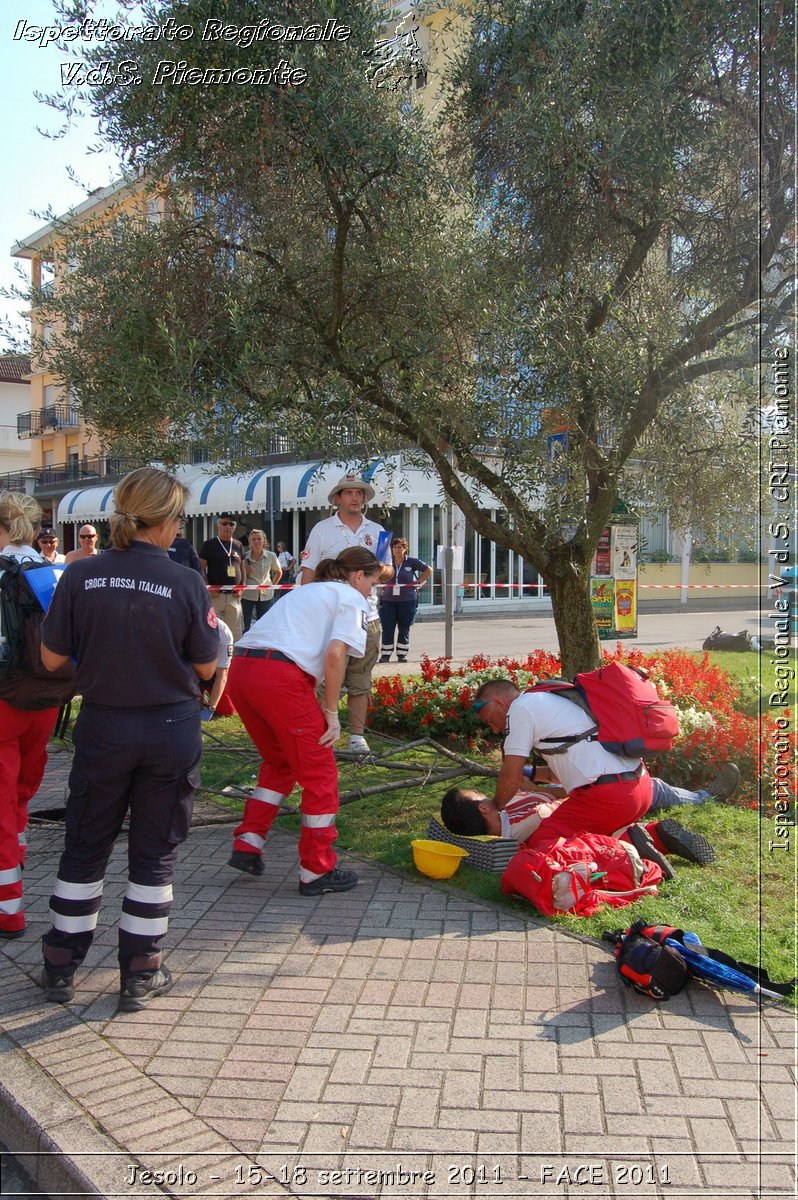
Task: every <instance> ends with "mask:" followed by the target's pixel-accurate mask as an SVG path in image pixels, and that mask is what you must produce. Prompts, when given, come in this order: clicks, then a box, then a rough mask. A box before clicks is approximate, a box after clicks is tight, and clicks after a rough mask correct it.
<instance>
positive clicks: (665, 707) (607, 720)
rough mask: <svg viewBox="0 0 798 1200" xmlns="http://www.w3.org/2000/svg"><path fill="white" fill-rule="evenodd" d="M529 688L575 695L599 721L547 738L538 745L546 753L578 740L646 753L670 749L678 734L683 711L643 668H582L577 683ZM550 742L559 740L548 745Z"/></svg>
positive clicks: (626, 753) (546, 682)
mask: <svg viewBox="0 0 798 1200" xmlns="http://www.w3.org/2000/svg"><path fill="white" fill-rule="evenodd" d="M527 692H551V693H553V694H554V695H557V696H562V697H563V699H565V700H571V701H572V702H573V703H574V704H577V705H578V706H579V707H580V708H581V709H582V711H583V712H585V713H587V715H588V716H589V717H590V719H591V721H592V722H593V724H594V728H593V729H592V730H591V729H588V730H586V731H585V732H584V733H579V734H575V735H574V736H573V737H561V738H542V739H541V743H540V744H539V745H537V746H536V747H535V749H537V750H539V751H540V753H541V754H565V752H566V750H568V748H569V746H571V745H573V743H574V742H583V741H597V742H600V743H601V745H602V746H603V747H604V749H605V750H608V751H609V753H610V754H620V755H622V756H623V757H624V758H644V757H645V756H646V755H647V754H659V753H661V752H662V751H663V750H670V749H671V748H672V747H673V742H674V739H675V738H676V737H677V736H678V733H679V713H678V710H677V709H676V708H674V706H673V705H672V704H671V702H670V701H669V700H662V699H660V697H659V695H658V693H657V689H656V688H655V687H654V684H653V683H650V682H649V680H648V678H647V677H646V673H645V672H644V671H639V670H637V669H636V668H634V667H626V666H624V665H623V664H622V663H607V665H606V666H604V667H599V669H598V670H597V671H583V672H582V673H581V674H579V675H577V676H576V678H575V679H574V680H573V682H570V681H569V680H567V679H542V680H541V681H540V682H539V683H536V684H534V685H533V686H532V687H530V688H527ZM549 741H552V742H555V743H556V744H555V745H553V746H549V745H548V744H544V743H548V742H549Z"/></svg>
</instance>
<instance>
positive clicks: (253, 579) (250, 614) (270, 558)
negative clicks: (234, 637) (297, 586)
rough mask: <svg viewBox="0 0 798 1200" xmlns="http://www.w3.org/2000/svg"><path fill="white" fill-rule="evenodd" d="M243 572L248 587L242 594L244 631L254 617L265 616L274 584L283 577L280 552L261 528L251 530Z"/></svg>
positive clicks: (256, 618)
mask: <svg viewBox="0 0 798 1200" xmlns="http://www.w3.org/2000/svg"><path fill="white" fill-rule="evenodd" d="M244 575H245V577H246V581H247V584H248V585H250V586H248V587H247V590H246V591H245V592H244V594H243V595H242V597H241V608H242V610H243V614H244V633H246V632H247V630H248V629H249V627H250V625H251V624H252V622H253V621H259V620H260V619H261V617H263V616H265V615H266V613H267V612H268V611H269V609H270V608H271V606H272V604H273V603H274V586H273V585H274V584H275V583H279V582H280V580H281V579H282V577H283V568H282V567H281V566H280V563H279V561H278V558H277V555H276V554H274V553H273V552H272V551H271V550H270V549H269V542H268V539H267V537H266V534H265V533H264V532H263V530H262V529H251V530H250V532H249V549H248V550H247V551H246V553H245V555H244Z"/></svg>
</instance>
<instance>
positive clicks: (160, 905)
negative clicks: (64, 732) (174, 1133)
mask: <svg viewBox="0 0 798 1200" xmlns="http://www.w3.org/2000/svg"><path fill="white" fill-rule="evenodd" d="M186 495H187V492H186V489H185V488H184V487H183V485H182V484H181V483H179V482H178V480H176V479H174V478H173V477H172V476H171V475H167V474H166V472H165V471H159V470H156V469H155V468H154V467H141V468H140V469H139V470H137V471H132V472H131V473H130V474H129V475H126V476H125V478H124V479H123V480H122V481H121V483H119V484H118V486H117V488H116V491H115V493H114V508H115V511H114V514H113V516H112V517H111V545H112V548H111V549H110V550H107V551H106V552H105V553H104V554H101V555H100V556H99V557H97V558H88V559H85V560H84V561H82V562H74V563H73V564H72V565H71V566H69V567H67V569H66V570H65V571H64V573H63V576H62V578H61V581H60V583H59V584H58V587H57V588H56V590H55V595H54V597H53V600H52V603H51V604H50V607H49V609H48V611H47V616H46V618H45V620H44V624H43V627H42V662H43V663H44V665H45V667H47V668H48V669H49V670H55V669H57V668H58V667H60V666H62V665H63V664H65V663H68V662H69V661H70V659H72V658H74V660H75V662H76V663H77V675H76V680H75V683H76V687H77V690H78V691H79V692H80V694H81V695H82V697H83V703H82V705H81V709H80V714H79V716H78V719H77V723H76V725H75V732H74V742H75V756H74V759H73V762H72V770H71V772H70V775H69V796H68V799H67V806H66V815H65V819H64V833H65V841H64V852H63V854H62V856H61V861H60V864H59V867H58V877H57V879H56V881H55V886H54V888H53V895H52V897H51V899H50V913H51V916H52V921H53V924H52V928H51V929H50V931H49V932H48V933H46V934H45V936H44V939H43V951H44V972H43V975H42V987H43V988H44V992H45V995H46V997H47V999H48V1000H53V1001H56V1002H58V1003H64V1002H66V1001H68V1000H71V999H72V997H73V995H74V991H75V984H74V976H75V971H76V969H77V968H78V967H79V966H80V964H81V963H82V962H83V960H84V958H85V957H86V954H87V952H88V950H89V947H90V945H91V943H92V939H93V937H94V930H95V927H96V925H97V914H98V912H99V908H100V902H101V899H102V892H103V879H104V876H105V870H106V866H107V864H108V860H109V858H110V856H111V851H112V850H113V848H114V843H115V841H116V839H117V837H118V836H119V833H120V831H121V829H122V823H123V821H124V820H125V817H126V816H128V814H129V817H130V829H129V834H128V884H127V888H126V890H125V895H124V899H123V901H122V914H121V917H120V921H119V972H120V995H119V1010H120V1011H121V1012H137V1011H138V1010H139V1009H141V1008H143V1007H144V1006H145V1004H147V1003H148V1002H149V1001H150V1000H151V999H152V998H153V997H154V996H159V995H161V994H162V993H163V992H166V991H168V990H169V988H170V987H171V985H172V977H171V975H170V973H169V969H168V968H167V967H166V966H164V965H163V963H162V955H161V947H162V943H163V939H164V936H165V934H166V929H167V924H168V918H169V911H170V909H171V907H172V876H173V873H174V865H175V861H176V859H177V850H178V846H179V845H180V843H181V842H182V841H184V840H185V838H186V836H187V834H188V830H189V825H190V823H191V812H192V808H193V803H194V791H195V788H196V786H197V784H198V782H199V770H198V767H199V760H200V755H201V753H202V737H201V733H200V708H199V682H198V677H199V679H210V677H211V676H212V675H213V674H214V672H215V670H216V659H217V655H218V650H219V644H218V632H217V628H216V625H217V619H216V613H215V612H214V611H213V608H212V606H211V603H210V599H209V597H208V590H207V588H206V586H205V584H204V583H203V581H202V580H201V579H200V577H199V575H197V573H196V572H195V571H187V570H186V568H185V567H181V566H180V565H179V564H178V563H175V562H171V561H170V559H169V555H168V553H167V550H168V547H169V546H170V544H171V542H172V540H173V538H174V536H175V534H176V533H177V530H178V528H179V526H180V522H181V519H182V516H183V507H184V505H185V500H186Z"/></svg>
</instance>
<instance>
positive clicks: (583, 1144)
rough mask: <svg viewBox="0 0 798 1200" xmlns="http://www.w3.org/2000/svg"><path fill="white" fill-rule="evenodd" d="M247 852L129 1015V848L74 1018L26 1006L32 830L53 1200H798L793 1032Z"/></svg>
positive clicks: (40, 1040) (11, 946) (447, 912)
mask: <svg viewBox="0 0 798 1200" xmlns="http://www.w3.org/2000/svg"><path fill="white" fill-rule="evenodd" d="M732 618H733V619H732V624H733V626H734V628H735V629H737V628H738V627H739V628H743V627H744V621H745V620H746V619H747V618H746V614H744V613H742V614H741V613H734V614H732ZM666 619H667V618H665V617H661V618H659V620H660V621H665V620H666ZM709 619H711V618H710V617H708V616H707V615H706V614H704V616H703V617H702V624H701V629H702V630H703V629H704V628H705V626H706V623H707V620H709ZM714 623H717V622H713V624H714ZM463 624H465V623H463ZM468 624H471V623H468ZM490 624H491V623H489V622H485V623H484V624H480V627H479V629H472V630H471V634H470V635H469V636H470V637H473V638H474V639H477V638H481V637H482V635H483V634H484V631H485V630H486V629H487V628H489V626H490ZM496 624H497V625H498V624H499V622H496ZM711 627H712V626H710V628H711ZM426 628H428V629H431V628H433V626H432V624H431V623H430V625H428V626H426ZM438 629H439V631H440V630H441V627H440V626H438ZM424 630H425V626H423V625H422V626H419V627H418V628H417V629H416V630H415V631H414V638H415V639H416V642H417V643H418V642H419V641H420V639H419V638H418V637H417V635H418V634H419V633H420V632H422V631H424ZM703 636H706V633H703ZM701 640H703V638H702V639H701ZM456 644H457V643H456ZM532 644H533V643H530V648H531V645H532ZM534 644H540V643H539V642H536V643H534ZM660 644H661V643H660ZM680 644H689V641H687V640H686V639H683V640H682V641H681V642H680ZM421 648H423V647H419V646H418V645H416V646H414V650H415V651H417V652H418V653H420V651H421ZM471 652H473V651H471ZM508 652H509V648H508ZM464 656H465V657H467V654H464ZM414 657H415V654H414ZM68 765H69V755H68V753H67V752H66V751H65V750H60V751H56V752H55V753H54V754H53V755H52V756H51V761H50V766H49V768H48V775H47V778H46V780H45V784H44V786H43V788H42V790H41V792H40V793H39V796H38V797H37V798H36V800H35V801H34V804H33V808H34V809H35V810H45V809H51V808H55V807H58V806H59V805H60V804H63V800H64V791H65V782H66V771H67V769H68ZM364 802H365V803H367V801H364ZM230 831H231V826H230V825H224V824H222V825H205V826H198V827H195V828H193V829H192V831H191V834H190V837H189V839H188V841H187V843H186V845H185V846H184V847H183V848H182V851H181V855H180V860H179V864H178V869H177V875H176V879H175V905H174V909H173V913H172V919H171V923H170V930H169V934H168V937H167V948H168V961H169V965H170V967H171V969H172V971H173V972H174V974H175V976H176V981H177V982H176V985H175V987H174V989H173V990H172V992H170V993H169V994H168V995H166V996H164V997H161V998H159V999H156V1000H154V1001H153V1002H152V1004H151V1006H150V1007H149V1008H148V1009H147V1010H146V1011H144V1012H141V1013H137V1014H132V1015H119V1016H117V1015H115V1009H116V991H117V986H118V978H117V970H116V919H117V917H118V914H119V908H120V905H121V898H122V895H123V892H124V886H125V845H124V840H123V839H122V840H121V841H120V846H119V847H118V848H117V850H116V852H115V853H114V856H113V859H112V863H111V867H110V870H109V873H108V877H107V880H106V888H105V894H104V901H103V907H102V910H101V913H100V924H99V927H98V936H97V939H96V941H95V944H94V946H93V948H92V950H91V953H90V955H89V958H88V960H87V963H86V965H85V966H84V968H83V970H82V971H81V972H80V973H79V975H78V978H77V990H76V996H75V999H74V1001H73V1002H72V1003H71V1004H70V1005H68V1006H63V1007H62V1006H58V1005H51V1004H47V1003H46V1002H44V1000H43V998H42V993H41V991H40V989H39V987H38V986H37V985H36V983H35V982H34V980H35V978H36V976H37V974H38V971H39V964H40V946H39V939H40V935H41V934H42V933H43V931H44V930H45V929H46V927H47V925H48V919H47V906H48V897H49V893H50V889H51V885H52V881H53V878H54V875H55V870H56V866H57V861H58V855H59V852H60V848H61V843H62V837H63V829H62V826H60V825H59V824H56V823H46V824H39V825H34V826H33V827H32V830H31V837H30V852H29V859H28V865H27V867H26V870H25V895H26V900H27V910H28V919H29V926H28V932H27V934H26V936H25V937H24V938H22V939H19V940H18V941H12V942H7V943H2V945H1V946H0V979H1V984H0V986H2V997H3V998H2V1002H1V1003H0V1011H1V1012H2V1021H1V1022H0V1030H1V1032H0V1047H1V1048H2V1074H1V1075H0V1126H2V1131H3V1132H2V1138H3V1140H4V1141H5V1142H6V1143H7V1144H8V1145H9V1146H11V1147H12V1149H14V1150H17V1151H24V1152H31V1151H39V1152H40V1153H39V1154H38V1155H37V1156H35V1157H30V1158H28V1157H23V1158H22V1162H23V1164H24V1165H25V1167H26V1169H27V1170H28V1171H29V1173H30V1174H31V1175H33V1176H34V1178H37V1180H38V1181H39V1186H41V1187H42V1188H43V1189H44V1190H47V1191H49V1192H50V1193H51V1194H55V1193H56V1192H68V1191H69V1192H87V1193H91V1194H100V1195H104V1196H120V1195H125V1196H127V1195H135V1196H140V1195H144V1194H147V1195H153V1194H156V1195H173V1196H200V1195H215V1196H224V1197H231V1196H259V1197H277V1196H297V1197H303V1198H304V1197H311V1196H314V1197H316V1196H321V1197H333V1196H340V1197H344V1196H345V1197H349V1198H350V1200H354V1198H355V1197H357V1200H365V1198H367V1197H377V1196H380V1197H416V1196H439V1197H444V1196H446V1197H466V1196H467V1197H474V1196H476V1197H479V1196H482V1197H491V1198H493V1197H507V1198H510V1197H526V1196H557V1197H560V1196H573V1195H579V1196H592V1197H599V1196H602V1197H604V1196H635V1197H638V1196H651V1197H653V1196H665V1197H688V1196H700V1197H730V1196H742V1197H757V1198H759V1197H782V1196H784V1197H788V1196H794V1195H795V1190H796V1176H795V1146H796V1141H795V1125H794V1118H795V1077H794V1068H795V1047H796V1022H795V1019H794V1015H793V1013H792V1012H791V1011H790V1010H788V1009H787V1008H785V1007H783V1006H780V1005H778V1004H774V1003H771V1002H768V1003H766V1004H764V1005H763V1006H762V1007H761V1009H760V1007H759V1006H758V1005H757V1004H756V1003H754V1002H753V1001H752V1000H750V999H748V998H746V997H743V996H739V995H736V994H734V993H731V992H725V993H721V992H714V991H711V990H708V989H705V988H702V987H701V986H699V985H697V984H691V985H690V987H689V988H688V989H687V990H686V991H685V992H683V993H681V994H680V995H679V996H677V997H675V998H674V999H673V1000H671V1001H670V1002H669V1003H667V1004H663V1005H659V1006H658V1005H656V1004H654V1003H653V1002H652V1001H650V1000H647V999H644V998H642V997H639V996H637V995H636V994H634V993H633V992H631V991H629V990H628V989H626V988H624V987H622V986H621V985H620V984H619V983H618V982H617V979H616V976H615V972H614V965H613V960H612V957H611V954H610V951H609V948H608V947H607V946H605V945H600V944H597V943H595V942H593V941H591V940H588V939H581V938H578V937H573V936H569V935H567V934H564V933H561V932H559V931H556V932H555V931H554V930H552V929H551V928H549V927H548V926H547V925H546V924H545V923H543V922H539V921H536V920H534V919H531V918H530V919H525V918H524V917H523V916H522V915H520V914H519V912H518V911H517V910H513V911H509V910H507V911H505V910H503V909H502V908H501V907H499V906H496V905H492V904H488V903H483V902H480V901H479V900H477V899H474V898H472V897H470V896H466V895H463V894H461V893H459V892H457V891H456V890H455V889H453V888H450V887H448V886H446V885H445V884H440V885H437V884H433V883H431V882H429V881H426V880H424V879H422V877H420V876H415V877H413V878H408V877H406V876H404V875H402V874H400V873H398V872H395V871H392V870H390V869H388V868H384V867H381V866H378V865H374V864H370V863H366V862H363V863H358V864H357V866H358V870H359V872H360V874H361V880H362V882H361V884H360V885H359V886H358V887H357V888H356V889H355V890H354V891H352V892H349V893H346V894H344V895H339V896H333V895H328V896H323V897H321V898H318V899H307V898H303V897H300V896H299V894H298V892H297V887H296V878H297V854H296V843H295V840H294V839H293V838H292V837H291V836H289V835H288V834H282V833H276V834H272V835H270V837H269V842H268V845H267V852H266V863H267V871H266V874H265V875H264V876H263V877H262V878H260V879H253V878H249V877H244V876H241V875H240V874H238V873H236V872H233V871H232V870H230V869H229V868H228V867H227V866H226V865H225V864H226V859H227V857H228V855H229V848H230ZM347 858H348V859H352V860H353V861H355V862H356V857H355V856H352V855H351V854H350V855H347ZM620 919H621V920H622V919H623V914H621V915H620ZM608 923H609V924H610V925H613V924H615V923H617V920H616V919H615V918H614V916H613V914H612V913H611V912H610V913H609V914H608Z"/></svg>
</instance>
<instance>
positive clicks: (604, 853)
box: [501, 833, 662, 917]
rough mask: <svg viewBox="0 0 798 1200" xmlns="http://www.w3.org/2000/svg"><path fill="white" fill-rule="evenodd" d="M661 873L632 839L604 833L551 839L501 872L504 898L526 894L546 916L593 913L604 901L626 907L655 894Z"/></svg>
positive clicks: (516, 857) (519, 855) (521, 852)
mask: <svg viewBox="0 0 798 1200" xmlns="http://www.w3.org/2000/svg"><path fill="white" fill-rule="evenodd" d="M661 879H662V871H661V870H660V868H659V867H658V866H657V864H656V863H653V862H646V861H644V860H643V859H641V858H640V855H639V854H638V853H637V851H636V850H635V848H634V846H633V845H632V844H631V843H630V842H622V841H620V840H619V839H618V838H613V837H607V836H606V835H604V834H602V833H583V834H582V835H581V836H580V837H575V838H570V839H569V840H568V841H566V840H565V838H559V839H557V840H552V841H551V842H547V843H544V844H543V845H542V846H538V847H536V848H535V849H530V848H527V847H524V848H522V849H521V850H519V851H518V853H517V854H515V855H513V857H512V858H511V859H510V862H509V864H508V866H507V868H506V870H505V872H504V874H503V875H502V878H501V887H502V891H503V892H504V894H505V896H522V897H523V898H524V899H525V900H528V901H529V902H530V904H533V905H534V906H535V908H537V909H538V910H539V911H540V912H542V913H544V914H545V916H547V917H554V916H558V915H561V914H562V913H566V912H567V913H571V914H572V915H576V916H580V917H592V916H593V914H594V913H596V912H598V910H599V908H600V907H601V905H602V904H610V905H612V906H613V907H614V908H624V907H625V906H626V905H627V904H634V902H635V900H639V899H640V897H641V896H655V895H656V893H657V884H658V883H659V882H660V881H661Z"/></svg>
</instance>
